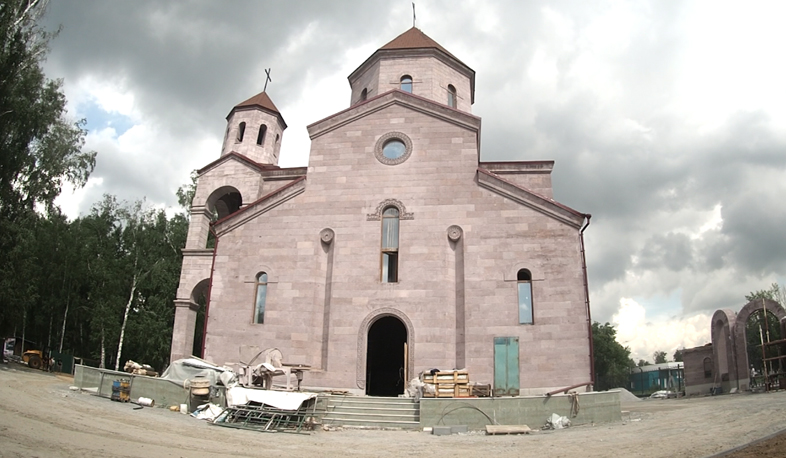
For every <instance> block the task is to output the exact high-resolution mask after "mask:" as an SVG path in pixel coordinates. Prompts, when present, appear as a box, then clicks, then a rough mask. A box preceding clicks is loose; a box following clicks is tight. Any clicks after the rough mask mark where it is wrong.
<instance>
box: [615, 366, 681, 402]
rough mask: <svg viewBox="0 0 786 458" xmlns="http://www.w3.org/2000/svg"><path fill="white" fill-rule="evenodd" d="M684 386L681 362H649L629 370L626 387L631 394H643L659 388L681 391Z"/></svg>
mask: <svg viewBox="0 0 786 458" xmlns="http://www.w3.org/2000/svg"><path fill="white" fill-rule="evenodd" d="M684 388H685V381H684V371H683V366H682V363H681V362H672V363H661V364H649V365H647V366H639V367H634V368H631V370H630V387H629V388H628V389H629V390H630V392H631V393H633V394H636V395H644V394H650V393H653V392H655V391H660V390H669V391H674V392H681V391H682V390H683V389H684Z"/></svg>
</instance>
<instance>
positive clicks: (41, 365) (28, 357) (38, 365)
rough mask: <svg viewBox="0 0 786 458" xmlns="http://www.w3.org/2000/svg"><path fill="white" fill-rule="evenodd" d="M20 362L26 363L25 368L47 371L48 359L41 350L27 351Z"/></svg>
mask: <svg viewBox="0 0 786 458" xmlns="http://www.w3.org/2000/svg"><path fill="white" fill-rule="evenodd" d="M22 361H24V362H26V363H27V366H28V367H30V368H33V369H43V370H47V368H48V367H49V358H46V357H44V353H43V352H42V351H41V350H27V351H25V352H24V354H23V355H22Z"/></svg>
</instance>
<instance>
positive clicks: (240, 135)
mask: <svg viewBox="0 0 786 458" xmlns="http://www.w3.org/2000/svg"><path fill="white" fill-rule="evenodd" d="M245 134H246V123H244V122H241V123H240V125H239V126H238V127H237V141H238V142H242V141H243V136H244V135H245Z"/></svg>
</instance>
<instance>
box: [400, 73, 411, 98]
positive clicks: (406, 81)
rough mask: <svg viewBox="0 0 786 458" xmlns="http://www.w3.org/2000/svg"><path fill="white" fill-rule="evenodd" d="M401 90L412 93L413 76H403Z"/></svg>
mask: <svg viewBox="0 0 786 458" xmlns="http://www.w3.org/2000/svg"><path fill="white" fill-rule="evenodd" d="M401 90H402V91H404V92H409V93H410V94H411V93H412V77H411V76H409V75H404V76H402V77H401Z"/></svg>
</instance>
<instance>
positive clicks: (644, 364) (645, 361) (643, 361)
mask: <svg viewBox="0 0 786 458" xmlns="http://www.w3.org/2000/svg"><path fill="white" fill-rule="evenodd" d="M650 364H652V363H650V362H649V361H647V360H646V359H640V360H639V362H638V363H636V366H638V367H644V366H649V365H650Z"/></svg>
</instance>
